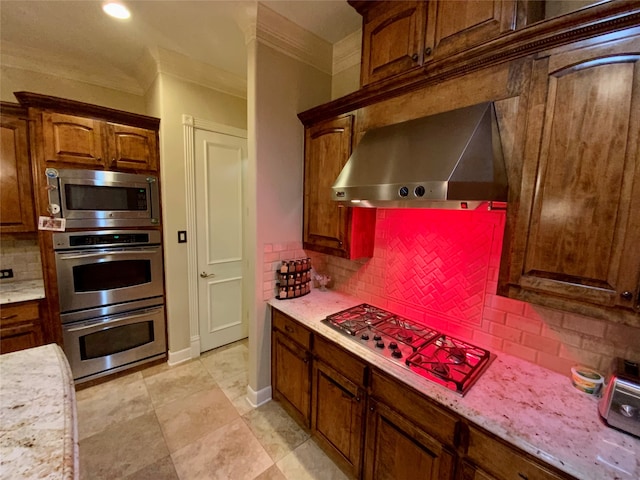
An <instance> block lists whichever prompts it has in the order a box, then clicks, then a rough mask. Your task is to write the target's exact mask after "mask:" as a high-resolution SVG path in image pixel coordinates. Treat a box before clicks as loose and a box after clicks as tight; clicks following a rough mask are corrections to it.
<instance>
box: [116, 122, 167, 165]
mask: <svg viewBox="0 0 640 480" xmlns="http://www.w3.org/2000/svg"><path fill="white" fill-rule="evenodd" d="M107 141H108V147H109V148H108V152H109V157H108V163H109V166H110V167H111V168H116V169H132V170H157V169H158V156H157V149H158V144H157V140H156V132H154V131H151V130H147V129H144V128H138V127H130V126H128V125H118V124H115V123H109V124H107Z"/></svg>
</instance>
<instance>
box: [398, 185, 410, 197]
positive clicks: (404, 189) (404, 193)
mask: <svg viewBox="0 0 640 480" xmlns="http://www.w3.org/2000/svg"><path fill="white" fill-rule="evenodd" d="M398 195H400V196H401V197H407V196H409V189H408V188H407V187H400V190H398Z"/></svg>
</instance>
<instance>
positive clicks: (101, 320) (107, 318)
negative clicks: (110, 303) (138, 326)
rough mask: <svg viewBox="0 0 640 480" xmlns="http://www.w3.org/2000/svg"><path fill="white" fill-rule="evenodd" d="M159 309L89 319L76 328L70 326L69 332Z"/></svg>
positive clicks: (150, 312) (148, 313) (132, 317)
mask: <svg viewBox="0 0 640 480" xmlns="http://www.w3.org/2000/svg"><path fill="white" fill-rule="evenodd" d="M158 310H160V309H159V308H151V309H149V310H146V311H145V312H144V313H139V314H137V315H129V314H127V313H123V314H120V315H111V316H108V317H102V318H101V319H100V320H93V321H91V320H90V321H88V322H83V323H82V325H81V326H79V327H75V328H69V329H67V332H81V331H82V330H88V329H90V328H94V327H95V326H96V325H100V324H104V323H108V322H113V321H117V320H127V322H128V321H129V320H134V319H136V318H141V317H147V316H149V315H150V314H152V313H154V312H157V311H158Z"/></svg>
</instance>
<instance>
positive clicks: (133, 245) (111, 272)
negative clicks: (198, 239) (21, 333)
mask: <svg viewBox="0 0 640 480" xmlns="http://www.w3.org/2000/svg"><path fill="white" fill-rule="evenodd" d="M53 242H54V249H55V259H56V270H57V277H58V290H59V298H60V319H61V321H62V329H63V339H64V349H65V352H66V354H67V357H68V359H69V363H70V364H71V370H72V371H73V376H74V379H75V380H76V382H77V383H81V382H84V381H87V380H90V379H93V378H97V377H100V376H103V375H106V374H109V373H113V372H117V371H120V370H124V369H126V368H130V367H133V366H135V365H139V364H142V363H146V362H149V361H152V360H155V359H158V358H161V357H163V356H164V355H165V354H166V345H167V342H166V333H165V331H166V328H165V315H164V296H163V292H164V281H163V261H162V245H161V233H160V231H158V230H99V231H95V230H92V231H75V232H65V233H56V234H54V235H53Z"/></svg>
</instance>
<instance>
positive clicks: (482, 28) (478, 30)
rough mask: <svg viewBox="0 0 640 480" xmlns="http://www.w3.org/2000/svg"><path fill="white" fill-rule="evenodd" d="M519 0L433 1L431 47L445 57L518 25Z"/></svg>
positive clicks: (429, 30) (429, 41)
mask: <svg viewBox="0 0 640 480" xmlns="http://www.w3.org/2000/svg"><path fill="white" fill-rule="evenodd" d="M515 20H516V2H515V0H493V1H487V0H466V1H464V2H450V1H440V0H438V1H434V2H430V10H429V27H428V32H429V33H428V35H429V36H430V37H431V38H430V39H428V40H427V47H430V48H431V50H432V52H433V57H432V58H445V57H448V56H450V55H452V54H454V53H458V52H461V51H463V50H466V49H468V48H471V47H474V46H476V45H480V44H482V43H484V42H488V41H489V40H491V39H493V38H496V37H498V36H500V35H501V34H503V33H506V32H509V31H511V30H513V29H514V28H515Z"/></svg>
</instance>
